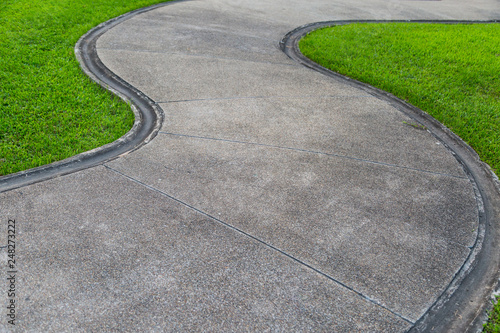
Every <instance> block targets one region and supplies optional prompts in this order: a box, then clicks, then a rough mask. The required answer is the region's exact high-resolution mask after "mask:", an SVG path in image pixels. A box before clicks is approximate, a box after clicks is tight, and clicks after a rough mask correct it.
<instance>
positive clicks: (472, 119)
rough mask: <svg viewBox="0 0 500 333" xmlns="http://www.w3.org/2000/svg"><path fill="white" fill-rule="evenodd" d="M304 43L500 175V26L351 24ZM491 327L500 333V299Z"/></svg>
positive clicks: (317, 57)
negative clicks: (415, 112) (415, 110)
mask: <svg viewBox="0 0 500 333" xmlns="http://www.w3.org/2000/svg"><path fill="white" fill-rule="evenodd" d="M299 47H300V50H301V52H302V53H303V54H304V55H305V56H307V57H309V58H310V59H312V60H313V61H315V62H317V63H319V64H320V65H322V66H324V67H326V68H329V69H331V70H333V71H335V72H338V73H341V74H344V75H346V76H349V77H351V78H353V79H356V80H359V81H362V82H365V83H368V84H370V85H372V86H375V87H377V88H380V89H382V90H385V91H388V92H390V93H392V94H394V95H396V96H398V97H399V98H401V99H404V100H406V101H408V102H409V103H411V104H413V105H415V106H417V107H419V108H420V109H422V110H424V111H426V112H427V113H429V114H430V115H432V116H433V117H434V118H436V119H437V120H439V121H440V122H441V123H443V124H444V125H445V126H447V127H448V128H450V129H451V130H452V131H453V132H454V133H455V134H457V135H458V136H460V137H461V138H462V139H463V140H465V141H466V142H467V143H468V144H469V145H470V146H471V147H472V148H474V149H475V150H476V152H477V153H478V154H479V156H480V157H481V160H483V161H484V162H486V163H488V164H489V165H490V166H491V167H492V168H493V170H494V171H495V172H496V173H497V174H498V173H499V172H500V74H499V73H500V25H499V24H474V25H465V24H460V25H446V24H427V23H426V24H417V23H376V24H375V23H369V24H367V23H364V24H363V23H359V24H349V25H345V26H335V27H329V28H324V29H320V30H317V31H314V32H312V33H310V34H309V35H307V36H305V37H304V38H303V39H302V40H301V41H300V42H299ZM485 331H486V332H500V305H499V304H497V305H496V307H495V309H494V311H493V312H492V314H491V316H490V321H489V323H488V324H487V326H486V328H485Z"/></svg>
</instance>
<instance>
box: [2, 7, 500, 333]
mask: <svg viewBox="0 0 500 333" xmlns="http://www.w3.org/2000/svg"><path fill="white" fill-rule="evenodd" d="M498 18H500V6H498V2H497V1H493V0H484V1H460V2H456V1H454V2H449V1H403V0H398V1H394V0H389V1H378V0H377V1H356V0H355V1H346V0H335V1H331V0H316V1H263V0H254V1H229V0H209V1H184V2H175V3H171V4H169V5H167V6H162V7H157V8H155V9H154V10H150V11H147V12H144V13H141V14H139V15H135V16H133V17H131V18H130V19H128V20H126V21H124V22H122V23H120V24H118V25H116V26H115V27H114V28H112V29H110V30H109V31H107V32H106V33H105V34H104V35H102V36H101V37H100V38H99V40H98V41H97V53H98V56H99V58H100V59H101V60H102V62H103V63H104V64H105V65H106V66H107V67H108V68H109V69H110V70H111V71H113V72H114V73H116V74H117V75H118V76H119V77H121V78H122V79H123V80H125V81H126V82H128V83H129V84H130V85H132V86H134V87H136V88H137V89H139V90H140V91H142V92H143V93H144V94H145V95H147V96H149V97H150V98H151V99H152V100H154V101H155V102H156V103H157V104H158V106H160V107H161V109H162V110H163V112H164V119H163V123H162V124H161V129H160V130H159V132H158V133H157V134H156V137H155V138H154V139H153V140H151V141H150V142H149V143H147V144H145V145H144V146H142V147H141V148H140V149H138V150H136V151H134V152H131V153H129V154H125V155H123V156H120V157H119V158H116V159H114V160H112V161H108V162H106V163H103V164H100V165H98V166H95V167H92V168H88V169H85V170H81V171H78V172H73V173H70V174H68V175H64V176H60V177H55V178H52V179H50V180H46V181H42V182H38V183H35V184H31V185H27V186H22V187H20V188H17V189H13V190H8V191H5V192H3V193H1V194H0V202H1V216H2V219H3V220H7V218H8V219H12V220H15V221H16V231H17V238H16V251H17V252H16V265H17V266H16V269H17V271H18V273H17V280H16V286H17V288H18V293H17V295H16V302H17V303H16V305H17V308H16V311H17V312H16V315H17V318H16V327H17V329H18V331H19V332H25V331H31V332H63V331H67V332H83V331H86V332H115V331H123V332H142V331H148V332H163V331H211V332H223V331H224V332H229V331H233V332H241V331H251V332H263V331H273V332H274V331H281V332H293V331H302V332H307V331H326V332H375V331H377V332H405V331H408V330H410V329H413V330H417V329H418V330H431V329H432V328H433V327H434V326H436V325H440V324H443V323H445V324H446V325H445V327H444V328H440V329H439V330H438V331H441V330H445V329H446V330H451V331H453V330H454V331H456V332H458V331H465V328H466V327H472V328H477V327H479V326H478V325H480V324H481V319H482V318H484V309H485V307H484V306H485V304H487V302H488V296H489V295H490V294H491V292H492V288H493V287H494V283H493V282H492V281H495V279H496V278H497V277H495V278H492V277H491V276H492V275H491V272H492V271H494V272H496V271H497V269H498V258H497V257H498V255H496V254H495V255H491V253H494V251H495V249H496V248H495V247H494V246H498V245H494V244H496V243H495V242H496V239H498V238H496V237H498V234H497V232H498V230H497V229H495V223H498V221H499V220H498V210H495V205H496V203H498V202H499V201H498V192H495V190H492V188H493V187H494V184H493V181H492V180H491V177H489V176H488V173H487V170H486V169H485V168H483V167H482V166H481V164H480V163H478V162H477V161H475V162H474V161H473V160H474V158H475V157H474V154H473V153H472V152H470V151H469V150H468V149H467V148H466V147H465V148H464V147H463V145H461V143H460V142H458V143H457V141H454V140H455V139H454V138H453V135H449V134H448V133H447V132H446V131H445V130H442V129H441V130H440V129H439V128H438V127H436V126H435V127H436V128H435V130H432V126H433V123H432V121H431V120H429V125H428V126H429V127H430V128H431V131H432V133H431V132H430V131H424V130H419V129H416V128H414V127H412V126H408V125H407V124H405V122H406V123H410V122H413V121H415V120H413V119H410V118H409V117H408V115H406V114H405V113H403V112H401V111H400V110H399V109H400V107H397V106H395V105H393V104H392V103H390V102H388V101H387V100H384V99H381V98H379V97H378V96H376V95H375V96H374V95H373V94H371V93H370V92H369V91H367V90H365V89H360V88H358V87H356V86H352V85H349V84H347V83H346V82H345V81H342V80H340V79H335V78H332V77H329V76H325V75H323V74H321V73H318V72H316V71H313V70H311V69H309V68H306V67H304V66H303V65H301V64H299V63H297V62H295V61H294V60H292V59H290V58H288V57H287V56H286V55H285V54H284V53H283V52H282V51H281V50H280V49H279V41H280V40H281V39H282V38H283V36H284V35H285V34H287V33H288V32H289V31H291V30H293V29H295V28H296V27H298V26H301V25H304V24H307V23H311V22H318V21H331V20H351V19H391V20H394V19H436V20H450V19H460V20H487V19H498ZM403 111H404V110H403ZM408 112H410V111H408ZM424 121H425V117H424ZM446 144H447V145H450V146H451V145H453V144H456V145H457V147H458V148H456V149H457V150H458V152H457V151H456V152H455V153H452V152H451V150H450V149H448V148H447V147H445V146H446ZM451 148H453V147H451ZM467 154H468V155H467ZM456 155H457V156H458V157H459V159H463V160H465V162H464V163H465V169H464V166H463V165H462V163H459V161H458V160H457V158H456ZM465 155H467V156H465ZM469 160H470V161H473V162H468V161H469ZM471 163H476V164H474V165H472V164H471ZM471 169H472V171H471ZM466 170H467V172H466ZM481 177H482V178H481ZM488 177H489V178H488ZM477 184H478V185H477ZM492 207H493V208H492ZM496 207H497V208H498V206H496ZM486 215H487V216H486ZM485 216H486V217H485ZM485 219H486V220H485ZM488 224H489V225H488ZM487 228H490V229H487ZM4 235H7V231H5V233H4ZM488 237H490V238H488ZM4 238H5V239H6V236H5V237H4ZM490 239H492V240H491V241H490ZM490 243H491V244H493V245H491V244H490ZM2 251H3V252H2V255H3V258H4V259H2V260H3V262H7V252H6V251H7V250H6V249H2ZM488 251H489V252H488ZM483 257H486V258H487V259H488V260H487V262H488V264H484V263H482V261H481V260H483V261H484V260H485V259H481V258H483ZM488 265H490V266H488ZM474 267H479V268H478V269H483V268H484V269H485V271H487V272H489V273H488V274H489V275H488V274H486V273H484V272H482V271H481V272H479V273H478V272H476V271H477V269H476V268H474ZM472 268H474V269H476V271H475V270H474V269H472ZM474 274H476V275H474ZM469 276H472V277H474V278H471V279H470V280H473V281H472V282H467V281H468V280H467V279H468V277H469ZM475 276H476V277H475ZM477 276H479V277H477ZM483 277H487V278H488V279H489V280H488V281H485V280H484V279H483V280H482V278H483ZM464 283H471V284H470V285H467V286H466V287H464ZM469 286H470V287H469ZM457 288H458V289H457ZM455 290H457V291H456V292H455V293H453V292H454V291H455ZM473 292H474V293H473ZM2 294H3V295H4V297H6V292H4V291H2ZM457 295H458V296H457ZM450 297H458V298H457V301H456V302H455V301H450ZM6 302H7V300H6V301H5V304H7V303H6ZM436 302H437V303H436ZM436 305H437V306H436ZM441 305H443V306H441ZM4 308H5V307H4ZM450 309H451V310H450ZM4 311H5V310H4ZM450 311H451V313H452V315H450ZM6 318H7V317H6V316H5V315H3V316H2V318H1V323H2V325H3V326H2V327H3V328H4V329H5V330H7V329H9V328H10V326H9V325H8V324H7V322H6ZM443 325H444V324H443ZM450 325H451V326H450ZM453 325H456V326H457V327H459V330H456V329H457V328H456V327H453ZM437 327H439V326H437Z"/></svg>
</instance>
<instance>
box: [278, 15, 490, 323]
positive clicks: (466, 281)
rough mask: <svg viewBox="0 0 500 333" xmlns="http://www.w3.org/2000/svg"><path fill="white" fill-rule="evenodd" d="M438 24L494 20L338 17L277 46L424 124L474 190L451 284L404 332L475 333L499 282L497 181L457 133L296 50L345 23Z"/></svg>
mask: <svg viewBox="0 0 500 333" xmlns="http://www.w3.org/2000/svg"><path fill="white" fill-rule="evenodd" d="M389 22H413V23H443V24H474V23H498V21H431V20H415V21H413V20H397V21H381V20H343V21H328V22H317V23H312V24H308V25H304V26H301V27H298V28H296V29H294V30H292V31H290V32H289V33H288V34H286V35H285V37H283V39H282V40H281V41H280V48H281V50H282V51H283V52H284V53H285V54H286V55H288V56H289V57H290V58H291V59H293V60H295V61H297V62H298V63H300V64H302V65H304V66H306V67H309V68H311V69H313V70H315V71H318V72H320V73H322V74H324V75H327V76H329V77H331V78H333V79H335V80H338V81H341V82H342V83H347V84H349V85H351V86H353V87H356V88H359V89H362V90H364V91H366V92H367V93H369V94H371V95H373V96H375V97H377V98H379V99H381V100H384V101H386V102H388V103H389V104H391V105H392V106H393V107H395V108H396V109H398V110H399V111H401V112H403V113H404V114H406V115H407V116H409V117H410V118H412V119H413V120H415V121H416V122H418V123H420V124H422V125H423V126H425V127H426V128H427V129H428V130H429V132H431V134H432V135H434V136H435V137H436V139H438V140H439V141H441V142H442V143H443V144H444V145H445V146H446V147H447V148H448V149H450V150H451V152H452V154H453V155H454V156H455V157H456V159H457V160H458V161H459V163H460V164H462V166H463V167H464V170H465V171H466V173H467V175H468V177H469V179H470V181H471V183H472V185H473V187H474V189H475V192H476V201H477V205H478V211H479V216H478V220H479V230H478V236H477V239H476V242H475V244H474V246H473V247H472V248H471V253H470V255H469V257H468V259H467V260H466V262H465V263H464V265H463V266H462V267H461V268H460V269H459V270H458V271H457V272H456V275H455V277H454V279H453V280H452V282H451V283H450V284H449V285H448V287H447V288H446V290H445V291H444V292H443V293H442V294H441V296H440V297H439V298H438V299H437V300H436V302H435V303H434V304H433V306H432V307H431V308H430V309H429V310H428V311H427V312H426V313H425V314H424V315H423V316H422V317H421V318H420V319H419V320H418V321H417V322H416V323H415V325H414V326H413V327H412V328H411V329H410V330H409V332H476V331H481V330H482V325H483V323H484V322H485V321H486V320H487V317H488V316H487V311H488V310H490V309H491V307H492V302H491V297H492V294H493V293H494V292H495V291H496V289H497V288H498V285H499V280H498V278H499V272H500V225H499V223H500V184H499V181H498V178H497V177H496V175H495V174H494V173H493V171H492V170H491V169H490V167H489V166H488V165H487V164H485V163H483V162H481V160H480V159H479V156H478V155H477V154H476V152H475V151H474V150H473V149H472V148H471V147H470V146H469V145H467V144H466V143H465V142H464V141H463V140H462V139H460V138H459V137H458V136H457V135H455V134H454V133H452V132H451V131H450V130H449V129H448V128H446V127H445V126H444V125H442V124H441V123H439V122H438V121H437V120H436V119H434V118H433V117H431V116H429V115H428V114H427V113H425V112H424V111H422V110H420V109H419V108H417V107H415V106H413V105H411V104H408V103H406V102H405V101H403V100H401V99H399V98H397V97H395V96H394V95H392V94H389V93H387V92H385V91H383V90H380V89H377V88H375V87H372V86H370V85H368V84H365V83H362V82H359V81H356V80H353V79H351V78H349V77H347V76H344V75H341V74H338V73H335V72H333V71H331V70H329V69H326V68H324V67H322V66H320V65H318V64H316V63H315V62H313V61H311V60H309V59H308V58H306V57H305V56H304V55H302V53H301V52H300V50H299V47H298V42H299V40H300V39H301V38H302V37H303V36H305V35H307V34H308V33H309V32H311V31H313V30H317V29H320V28H324V27H329V26H335V25H345V24H351V23H389Z"/></svg>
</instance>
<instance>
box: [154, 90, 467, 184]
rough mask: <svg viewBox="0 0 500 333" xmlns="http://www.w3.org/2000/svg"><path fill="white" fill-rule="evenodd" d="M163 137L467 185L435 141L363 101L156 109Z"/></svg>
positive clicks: (222, 102)
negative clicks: (448, 178)
mask: <svg viewBox="0 0 500 333" xmlns="http://www.w3.org/2000/svg"><path fill="white" fill-rule="evenodd" d="M161 107H162V108H163V110H164V111H165V119H164V124H163V126H162V132H165V133H172V134H181V135H191V136H200V137H207V138H214V139H224V140H234V141H241V142H249V143H257V144H264V145H272V146H279V147H287V148H293V149H304V150H311V151H315V152H323V153H327V154H335V155H341V156H346V157H351V158H354V159H364V160H369V161H375V162H380V163H387V164H393V165H398V166H403V167H408V168H414V169H419V170H425V171H429V172H436V173H443V174H448V175H453V176H457V177H466V176H465V173H464V171H463V168H462V167H461V166H460V165H459V164H458V163H457V160H456V159H455V157H453V155H452V154H450V152H449V150H448V149H446V148H445V147H444V146H443V145H442V144H441V143H440V142H439V141H438V140H437V139H435V138H434V137H433V136H432V135H429V133H428V132H427V131H425V130H421V129H417V128H414V127H412V126H411V125H410V124H412V123H414V121H413V120H411V119H410V118H408V117H406V116H405V115H404V114H403V113H401V112H399V111H397V110H395V109H394V108H393V107H392V106H390V105H388V104H387V103H386V102H384V101H381V100H379V99H377V98H375V97H372V96H370V95H359V96H330V97H315V96H309V97H308V96H293V97H290V98H279V97H272V98H234V99H217V100H200V101H190V102H180V103H162V104H161Z"/></svg>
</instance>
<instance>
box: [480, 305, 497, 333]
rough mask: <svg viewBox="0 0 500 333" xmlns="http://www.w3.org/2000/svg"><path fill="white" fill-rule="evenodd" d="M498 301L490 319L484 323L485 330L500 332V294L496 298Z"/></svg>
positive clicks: (487, 332)
mask: <svg viewBox="0 0 500 333" xmlns="http://www.w3.org/2000/svg"><path fill="white" fill-rule="evenodd" d="M496 300H497V303H496V304H495V306H494V307H493V310H492V311H491V312H490V319H489V321H488V322H487V323H486V324H485V325H484V330H483V332H486V333H500V302H499V301H500V296H498V297H497V298H496Z"/></svg>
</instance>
